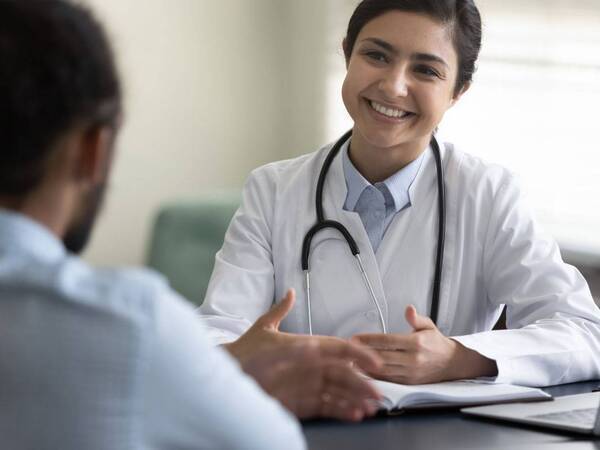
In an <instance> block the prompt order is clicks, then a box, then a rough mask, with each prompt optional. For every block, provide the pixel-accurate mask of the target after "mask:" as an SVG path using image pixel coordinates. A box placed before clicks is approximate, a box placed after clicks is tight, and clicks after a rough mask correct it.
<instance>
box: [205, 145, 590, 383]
mask: <svg viewBox="0 0 600 450" xmlns="http://www.w3.org/2000/svg"><path fill="white" fill-rule="evenodd" d="M441 147H442V149H441V151H442V159H443V164H444V170H445V177H446V181H445V182H446V205H447V225H446V245H445V257H444V269H443V274H442V284H441V295H440V309H439V317H438V327H439V328H440V330H441V331H442V332H443V333H444V334H445V335H447V336H452V337H454V338H455V339H456V340H458V341H459V342H461V343H462V344H463V345H465V346H466V347H469V348H471V349H474V350H476V351H478V352H479V353H481V354H482V355H484V356H486V357H488V358H491V359H493V360H495V361H496V363H497V365H498V372H499V373H498V378H497V379H498V381H503V382H511V383H515V384H523V385H531V386H544V385H552V384H560V383H567V382H573V381H578V380H583V379H592V378H600V311H599V310H598V308H597V307H596V305H595V304H594V301H593V299H592V296H591V294H590V291H589V288H588V286H587V283H586V281H585V280H584V278H583V277H582V275H581V274H580V273H579V272H578V271H577V270H576V269H575V268H574V267H572V266H569V265H567V264H565V263H564V262H563V261H562V259H561V255H560V252H559V249H558V246H557V244H556V242H555V241H554V240H553V239H552V238H551V237H550V236H548V235H547V234H545V233H544V232H543V231H542V230H541V229H540V227H539V226H538V225H537V224H536V222H535V220H534V219H533V217H532V214H531V212H530V211H529V210H528V209H527V208H526V207H525V206H524V204H523V199H522V196H521V193H520V191H519V188H518V186H517V183H516V181H515V179H514V177H513V176H512V175H511V174H510V173H509V172H508V171H507V170H505V169H503V168H501V167H499V166H495V165H489V164H486V163H484V162H482V161H481V160H479V159H478V158H475V157H473V156H470V155H468V154H465V153H462V152H461V151H458V150H457V149H455V148H454V146H453V145H452V144H447V143H446V144H444V145H442V146H441ZM330 148H331V146H327V147H325V148H323V149H321V150H319V151H317V152H315V153H312V154H309V155H305V156H301V157H299V158H296V159H292V160H288V161H281V162H276V163H272V164H268V165H266V166H263V167H261V168H259V169H256V170H255V171H253V172H252V174H251V175H250V177H249V178H248V181H247V183H246V186H245V188H244V192H243V198H242V205H241V206H240V208H239V210H238V211H237V213H236V214H235V216H234V218H233V220H232V222H231V225H230V227H229V229H228V231H227V234H226V237H225V242H224V244H223V248H222V249H221V250H220V251H219V253H218V254H217V256H216V262H215V268H214V272H213V275H212V278H211V281H210V284H209V287H208V291H207V295H206V299H205V302H204V304H203V305H202V307H201V309H200V311H201V313H202V314H203V315H204V316H205V319H206V321H207V324H208V327H209V330H210V332H211V334H212V336H213V338H214V339H215V340H216V341H217V342H220V343H222V342H226V341H231V340H233V339H235V338H237V337H238V336H240V335H241V334H243V333H244V332H245V331H246V330H247V329H248V327H249V326H250V325H251V324H252V323H253V322H254V321H255V320H256V319H257V318H258V317H259V316H260V315H262V314H264V313H265V312H266V311H267V310H268V309H269V308H270V307H271V306H272V304H273V302H274V301H277V300H279V299H280V298H282V297H283V295H284V294H285V292H286V290H287V289H288V288H289V287H294V288H295V289H296V294H297V297H296V303H295V305H294V308H293V310H292V311H291V312H290V314H289V315H288V316H287V318H286V319H285V320H284V321H283V322H282V325H281V330H283V331H288V332H292V333H307V332H308V318H307V308H306V295H305V290H304V275H303V272H302V270H301V257H300V255H301V247H302V240H303V238H304V235H305V233H306V232H307V230H308V229H309V228H310V227H311V226H312V225H313V224H314V223H315V221H316V215H315V186H316V182H317V177H318V174H319V171H320V169H321V166H322V163H323V160H324V158H325V156H326V154H327V152H328V151H329V149H330ZM435 174H436V171H435V161H434V159H433V156H432V154H431V151H430V150H427V151H426V152H425V158H424V160H423V164H422V165H421V169H420V171H419V173H418V175H417V177H416V179H415V181H414V182H413V184H412V186H411V188H410V198H411V201H412V205H411V206H410V207H409V208H406V209H405V210H403V211H401V212H399V213H397V214H396V216H395V217H394V219H393V221H392V223H391V224H390V226H389V228H388V229H387V231H386V233H385V235H384V238H383V241H382V242H381V245H380V246H379V249H378V251H377V252H376V253H374V252H373V249H372V247H371V245H370V243H369V239H368V236H367V233H366V231H365V229H364V227H363V225H362V222H361V220H360V218H359V216H358V214H357V213H354V212H349V211H344V210H343V209H342V205H343V204H344V201H345V198H346V193H347V190H346V184H345V179H344V172H343V167H342V157H341V153H340V155H338V156H337V157H336V159H335V160H334V162H333V164H332V166H331V168H330V171H329V174H328V176H327V180H326V183H325V190H324V195H323V201H324V211H325V215H326V217H327V218H328V219H333V220H337V221H340V222H341V223H343V224H344V225H345V226H346V227H347V228H348V230H349V231H350V233H351V234H352V235H353V236H354V238H355V240H356V242H357V244H358V246H359V248H360V251H361V257H362V259H363V263H364V264H365V267H366V271H367V273H368V275H369V278H370V279H371V282H372V283H373V286H374V289H375V294H376V296H377V299H378V300H379V302H380V307H381V309H382V311H383V315H384V317H385V320H386V323H387V325H388V330H389V332H391V333H407V332H409V331H410V328H409V326H408V324H407V323H406V321H405V318H404V311H405V308H406V306H407V305H409V304H414V305H415V306H416V308H417V311H419V312H420V313H422V314H429V311H430V303H431V292H432V282H433V277H434V262H435V251H436V247H437V220H438V213H437V185H436V175H435ZM310 265H311V296H312V299H311V300H312V323H313V331H314V333H315V334H325V335H333V336H341V337H349V336H352V335H353V334H356V333H377V332H380V331H381V326H380V321H379V315H378V313H377V310H376V308H375V306H374V304H373V303H372V300H371V297H370V295H369V292H368V290H367V288H366V286H365V284H364V281H363V278H362V277H361V274H360V272H359V270H358V267H357V265H356V260H355V259H354V258H353V257H352V255H351V254H350V252H349V250H348V247H347V244H346V241H345V240H344V239H343V238H342V236H341V235H339V234H338V233H337V232H336V231H335V230H330V229H327V230H323V231H321V232H319V233H318V234H317V235H316V236H315V238H314V239H313V242H312V246H311V256H310ZM503 305H507V327H508V328H509V330H503V331H490V330H491V328H492V327H493V325H494V324H495V323H496V321H497V319H498V317H499V316H500V313H501V311H502V307H503Z"/></svg>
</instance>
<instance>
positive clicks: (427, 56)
mask: <svg viewBox="0 0 600 450" xmlns="http://www.w3.org/2000/svg"><path fill="white" fill-rule="evenodd" d="M365 41H367V42H371V43H372V44H375V45H377V46H379V47H381V48H383V49H384V50H387V51H388V52H390V53H391V54H393V55H394V56H397V55H398V54H399V53H400V52H399V51H398V49H397V48H396V47H394V46H393V45H392V44H390V43H389V42H386V41H384V40H383V39H379V38H373V37H369V38H365V39H363V40H362V41H361V42H365ZM410 59H412V60H414V61H422V62H437V63H440V64H442V65H444V66H446V67H449V66H448V63H447V62H446V61H444V59H443V58H441V57H439V56H437V55H433V54H431V53H415V54H413V55H412V56H411V58H410Z"/></svg>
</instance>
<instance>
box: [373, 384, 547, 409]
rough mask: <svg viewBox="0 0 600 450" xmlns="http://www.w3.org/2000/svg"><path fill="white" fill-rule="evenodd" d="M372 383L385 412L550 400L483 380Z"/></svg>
mask: <svg viewBox="0 0 600 450" xmlns="http://www.w3.org/2000/svg"><path fill="white" fill-rule="evenodd" d="M373 383H374V384H375V386H376V387H377V389H379V391H380V392H381V393H382V395H383V396H384V397H385V401H384V402H383V405H382V406H384V407H385V408H386V409H393V408H396V407H397V408H404V407H409V406H416V405H420V404H421V405H422V404H448V405H467V404H477V403H495V402H503V401H508V400H523V399H544V398H550V395H549V394H546V393H545V392H543V391H541V390H540V389H535V388H529V387H523V386H515V385H510V384H501V383H493V382H488V381H482V380H458V381H447V382H443V383H435V384H420V385H402V384H395V383H389V382H386V381H380V380H373Z"/></svg>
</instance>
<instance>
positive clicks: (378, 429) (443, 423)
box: [303, 381, 600, 450]
mask: <svg viewBox="0 0 600 450" xmlns="http://www.w3.org/2000/svg"><path fill="white" fill-rule="evenodd" d="M599 384H600V382H598V381H588V382H583V383H573V384H567V385H562V386H553V387H550V388H545V389H544V390H545V391H547V392H549V393H550V394H552V395H553V396H555V397H558V396H561V395H571V394H579V393H584V392H590V391H591V390H592V389H594V388H596V387H597V386H598V385H599ZM303 429H304V434H305V436H306V440H307V442H308V447H309V449H310V450H325V449H344V450H351V449H368V448H377V449H378V450H388V449H394V450H398V449H414V450H419V449H428V450H435V449H462V450H470V449H473V450H479V449H498V450H500V449H503V450H504V449H508V448H510V449H517V450H519V449H523V450H525V449H527V450H530V449H531V450H535V449H538V448H539V449H550V450H552V449H554V448H555V447H556V448H560V449H564V450H592V449H593V450H600V439H598V440H594V439H593V438H592V437H586V436H580V435H576V434H569V433H565V432H558V431H549V430H545V429H543V428H535V427H529V426H525V425H516V424H508V423H503V422H499V421H492V420H485V419H477V418H470V417H466V416H463V415H462V414H461V413H460V412H459V411H457V410H444V411H428V412H419V413H414V412H411V413H407V414H401V415H398V416H392V417H376V418H373V419H369V420H366V421H364V422H362V423H359V424H347V423H341V422H335V421H325V420H320V421H311V422H305V423H304V424H303Z"/></svg>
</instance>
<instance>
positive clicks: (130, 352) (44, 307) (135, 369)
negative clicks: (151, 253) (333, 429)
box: [0, 209, 304, 450]
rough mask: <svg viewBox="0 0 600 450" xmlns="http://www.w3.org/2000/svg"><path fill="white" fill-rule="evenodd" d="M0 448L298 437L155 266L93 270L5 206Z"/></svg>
mask: <svg viewBox="0 0 600 450" xmlns="http://www.w3.org/2000/svg"><path fill="white" fill-rule="evenodd" d="M0 436H1V440H2V448H56V449H63V450H71V449H73V450H74V449H78V450H80V449H86V450H95V449H163V448H189V449H196V448H198V449H199V448H207V449H216V448H270V449H280V448H290V446H291V447H292V448H304V440H303V437H302V434H301V431H300V428H299V426H298V423H297V421H296V420H295V419H293V418H292V417H291V416H290V415H289V414H288V413H287V412H286V411H284V410H283V408H282V407H281V406H280V405H279V404H278V403H277V402H275V401H274V400H272V399H270V398H269V397H267V396H266V394H264V393H263V391H262V390H260V388H259V387H258V386H257V385H256V383H255V382H254V381H253V380H251V379H250V378H249V377H247V376H246V375H244V374H243V373H242V372H241V371H240V369H239V368H238V366H237V364H236V363H235V362H234V361H233V360H232V359H231V358H230V357H229V356H228V355H227V354H226V353H225V352H224V351H222V350H221V349H219V348H215V347H214V345H212V343H210V342H208V339H207V337H206V334H205V331H204V329H203V327H202V324H201V322H200V319H199V318H198V316H197V315H196V314H195V313H194V312H193V308H192V307H191V306H190V305H189V304H188V303H187V302H185V301H184V300H183V299H181V298H180V297H179V296H178V295H177V294H176V293H175V292H174V291H172V290H171V289H170V288H169V287H168V285H167V283H166V282H165V280H164V279H163V278H162V277H161V276H159V275H158V274H156V273H154V272H151V271H148V270H143V269H121V270H116V269H96V268H93V267H91V266H89V265H87V264H86V263H84V262H83V261H82V260H81V259H79V258H77V257H75V256H73V255H70V254H68V253H67V252H66V250H65V248H64V246H63V244H62V242H61V241H60V240H58V239H57V238H56V237H55V236H54V235H53V234H52V233H51V232H50V231H49V230H48V229H46V228H45V227H43V226H42V225H40V224H38V223H37V222H34V221H33V220H31V219H29V218H28V217H26V216H23V215H20V214H16V213H12V212H8V211H6V210H2V209H0Z"/></svg>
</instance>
